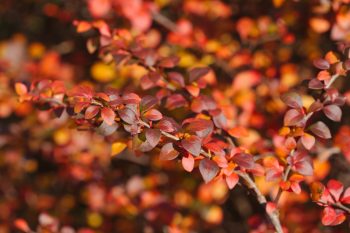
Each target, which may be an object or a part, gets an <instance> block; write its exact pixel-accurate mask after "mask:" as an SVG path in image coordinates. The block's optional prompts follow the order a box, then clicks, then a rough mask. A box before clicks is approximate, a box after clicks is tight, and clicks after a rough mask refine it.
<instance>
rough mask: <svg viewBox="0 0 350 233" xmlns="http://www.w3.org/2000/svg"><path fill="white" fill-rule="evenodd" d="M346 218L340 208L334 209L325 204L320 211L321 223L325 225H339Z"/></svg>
mask: <svg viewBox="0 0 350 233" xmlns="http://www.w3.org/2000/svg"><path fill="white" fill-rule="evenodd" d="M345 219H346V216H345V214H344V212H343V211H342V210H335V209H333V208H332V207H329V206H327V207H326V208H324V210H323V213H322V224H323V225H325V226H335V225H339V224H341V223H342V222H344V220H345Z"/></svg>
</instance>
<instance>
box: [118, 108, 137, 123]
mask: <svg viewBox="0 0 350 233" xmlns="http://www.w3.org/2000/svg"><path fill="white" fill-rule="evenodd" d="M118 114H119V116H120V118H121V119H122V120H123V121H125V122H126V123H128V124H130V125H132V124H134V123H136V120H137V118H136V113H135V112H134V111H133V110H131V109H130V108H123V109H120V110H118Z"/></svg>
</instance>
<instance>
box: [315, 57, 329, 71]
mask: <svg viewBox="0 0 350 233" xmlns="http://www.w3.org/2000/svg"><path fill="white" fill-rule="evenodd" d="M313 64H314V66H315V67H317V68H318V69H320V70H328V69H329V68H330V64H329V62H328V61H327V60H325V59H322V58H319V59H316V60H314V61H313Z"/></svg>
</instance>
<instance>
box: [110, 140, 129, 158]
mask: <svg viewBox="0 0 350 233" xmlns="http://www.w3.org/2000/svg"><path fill="white" fill-rule="evenodd" d="M126 146H127V145H126V143H124V142H115V143H113V144H112V150H111V155H112V156H115V155H118V154H120V153H121V152H122V151H123V150H124V149H125V148H126Z"/></svg>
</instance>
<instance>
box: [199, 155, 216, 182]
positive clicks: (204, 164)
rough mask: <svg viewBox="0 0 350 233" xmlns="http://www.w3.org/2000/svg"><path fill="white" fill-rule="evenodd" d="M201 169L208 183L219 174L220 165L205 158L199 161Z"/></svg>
mask: <svg viewBox="0 0 350 233" xmlns="http://www.w3.org/2000/svg"><path fill="white" fill-rule="evenodd" d="M199 171H200V173H201V175H202V177H203V179H204V182H205V183H208V182H209V181H211V180H212V179H214V177H215V176H216V175H217V174H218V172H219V167H218V165H216V163H215V162H214V161H212V160H210V159H207V158H204V159H202V160H201V161H200V162H199Z"/></svg>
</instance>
